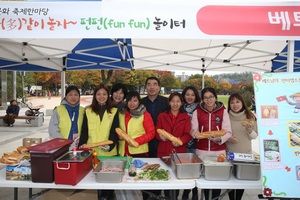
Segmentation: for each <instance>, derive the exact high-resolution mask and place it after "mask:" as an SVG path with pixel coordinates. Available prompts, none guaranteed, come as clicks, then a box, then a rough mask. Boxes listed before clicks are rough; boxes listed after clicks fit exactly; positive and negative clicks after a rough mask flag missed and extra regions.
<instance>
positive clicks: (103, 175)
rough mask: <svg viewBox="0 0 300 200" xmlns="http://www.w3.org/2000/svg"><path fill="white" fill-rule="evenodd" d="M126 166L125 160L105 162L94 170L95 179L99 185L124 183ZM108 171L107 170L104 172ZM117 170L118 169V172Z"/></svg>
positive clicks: (101, 162)
mask: <svg viewBox="0 0 300 200" xmlns="http://www.w3.org/2000/svg"><path fill="white" fill-rule="evenodd" d="M125 166H126V161H124V160H104V161H100V163H99V165H98V166H97V167H96V169H94V174H95V179H96V182H98V183H119V182H122V178H123V175H124V171H125ZM103 169H106V170H103ZM115 169H118V170H117V171H116V170H115Z"/></svg>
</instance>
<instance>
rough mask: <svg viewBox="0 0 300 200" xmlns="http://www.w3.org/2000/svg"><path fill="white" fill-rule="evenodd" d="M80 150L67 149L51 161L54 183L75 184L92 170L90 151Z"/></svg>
mask: <svg viewBox="0 0 300 200" xmlns="http://www.w3.org/2000/svg"><path fill="white" fill-rule="evenodd" d="M82 152H86V151H81V150H77V151H75V152H73V151H69V152H67V153H65V154H64V155H62V156H61V157H59V158H58V159H56V160H55V161H54V162H53V164H54V182H55V183H56V184H66V185H76V184H77V183H79V182H80V181H81V180H82V179H83V178H84V177H85V176H86V175H87V174H88V173H89V172H90V171H91V170H92V160H93V156H92V151H88V152H89V153H88V154H83V153H82Z"/></svg>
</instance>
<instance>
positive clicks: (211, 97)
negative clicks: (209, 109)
mask: <svg viewBox="0 0 300 200" xmlns="http://www.w3.org/2000/svg"><path fill="white" fill-rule="evenodd" d="M214 98H215V96H209V97H203V100H204V101H208V100H213V99H214Z"/></svg>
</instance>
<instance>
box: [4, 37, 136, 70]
mask: <svg viewBox="0 0 300 200" xmlns="http://www.w3.org/2000/svg"><path fill="white" fill-rule="evenodd" d="M128 44H131V39H0V70H7V71H41V72H46V71H48V72H52V71H57V72H59V71H64V70H93V69H94V70H101V69H104V70H106V69H132V68H133V51H132V46H128Z"/></svg>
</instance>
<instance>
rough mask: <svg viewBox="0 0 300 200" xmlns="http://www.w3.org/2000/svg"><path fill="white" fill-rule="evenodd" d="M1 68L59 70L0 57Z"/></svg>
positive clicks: (9, 69)
mask: <svg viewBox="0 0 300 200" xmlns="http://www.w3.org/2000/svg"><path fill="white" fill-rule="evenodd" d="M0 70H7V71H33V72H36V71H40V72H55V71H57V70H54V69H51V68H47V67H43V66H40V65H34V64H29V63H26V62H25V63H23V62H15V61H9V60H4V59H0Z"/></svg>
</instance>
